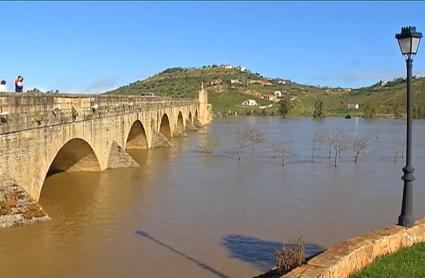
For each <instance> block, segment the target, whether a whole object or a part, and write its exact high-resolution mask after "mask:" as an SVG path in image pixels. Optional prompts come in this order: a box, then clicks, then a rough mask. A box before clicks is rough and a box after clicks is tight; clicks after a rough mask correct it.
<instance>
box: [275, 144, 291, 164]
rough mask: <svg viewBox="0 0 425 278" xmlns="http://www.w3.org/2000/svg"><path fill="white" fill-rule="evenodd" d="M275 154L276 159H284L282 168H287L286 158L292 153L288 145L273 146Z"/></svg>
mask: <svg viewBox="0 0 425 278" xmlns="http://www.w3.org/2000/svg"><path fill="white" fill-rule="evenodd" d="M272 149H273V153H274V154H275V155H274V157H279V158H281V159H282V167H285V164H286V157H287V156H288V154H289V152H290V147H289V144H288V143H286V142H285V143H283V144H282V145H279V146H276V145H272Z"/></svg>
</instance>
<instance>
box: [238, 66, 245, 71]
mask: <svg viewBox="0 0 425 278" xmlns="http://www.w3.org/2000/svg"><path fill="white" fill-rule="evenodd" d="M236 69H237V70H238V71H240V72H244V71H246V67H244V66H237V67H236Z"/></svg>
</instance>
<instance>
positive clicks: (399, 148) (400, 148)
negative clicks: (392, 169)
mask: <svg viewBox="0 0 425 278" xmlns="http://www.w3.org/2000/svg"><path fill="white" fill-rule="evenodd" d="M395 144H396V151H395V155H394V160H393V161H394V162H397V159H398V157H399V154H401V158H404V150H405V149H406V141H396V142H395Z"/></svg>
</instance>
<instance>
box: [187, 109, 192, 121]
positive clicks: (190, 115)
mask: <svg viewBox="0 0 425 278" xmlns="http://www.w3.org/2000/svg"><path fill="white" fill-rule="evenodd" d="M188 119H189V122H190V123H193V119H192V111H189V117H188Z"/></svg>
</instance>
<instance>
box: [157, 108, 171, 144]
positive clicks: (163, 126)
mask: <svg viewBox="0 0 425 278" xmlns="http://www.w3.org/2000/svg"><path fill="white" fill-rule="evenodd" d="M159 132H160V133H161V134H162V135H164V136H165V138H167V139H168V140H171V127H170V120H169V118H168V115H167V114H166V113H164V115H162V118H161V122H160V125H159Z"/></svg>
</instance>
